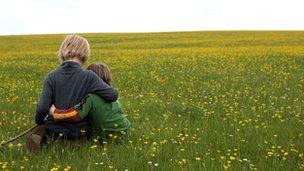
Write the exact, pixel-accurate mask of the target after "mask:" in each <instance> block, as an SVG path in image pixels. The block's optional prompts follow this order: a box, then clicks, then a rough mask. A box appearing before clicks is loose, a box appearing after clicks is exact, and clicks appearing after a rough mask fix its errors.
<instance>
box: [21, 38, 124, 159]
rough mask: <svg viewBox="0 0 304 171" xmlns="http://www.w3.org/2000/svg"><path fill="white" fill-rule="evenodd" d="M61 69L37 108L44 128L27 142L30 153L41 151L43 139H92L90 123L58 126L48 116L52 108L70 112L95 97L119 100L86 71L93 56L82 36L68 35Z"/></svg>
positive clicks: (52, 75) (48, 78)
mask: <svg viewBox="0 0 304 171" xmlns="http://www.w3.org/2000/svg"><path fill="white" fill-rule="evenodd" d="M58 56H59V59H60V61H61V65H60V66H59V67H58V68H57V69H56V70H54V71H52V72H50V73H49V74H48V75H47V76H46V78H45V81H44V85H43V89H42V93H41V97H40V100H39V102H38V104H37V109H36V116H35V122H36V124H37V125H40V126H39V127H38V128H36V129H35V130H34V131H33V133H32V135H31V136H30V137H29V139H28V140H27V142H26V146H25V147H26V149H27V151H28V152H30V153H31V152H37V151H39V150H40V149H41V144H42V141H43V139H47V140H53V139H58V138H59V137H60V138H61V137H63V138H65V139H69V140H77V139H82V138H83V137H85V136H88V137H90V136H91V129H90V127H89V124H88V121H87V120H86V119H84V120H82V121H81V122H77V123H71V122H58V123H56V122H54V120H53V118H52V117H49V116H48V112H49V108H50V107H51V105H52V104H54V105H55V106H57V107H59V108H62V109H64V108H70V107H73V106H74V105H75V104H77V103H79V102H80V101H81V99H83V98H84V97H85V96H86V95H87V94H89V93H94V94H96V95H97V96H99V97H100V98H102V99H103V100H105V101H106V102H113V101H115V100H116V99H117V96H118V95H117V92H116V90H115V89H113V88H112V87H111V86H109V85H108V84H106V83H105V82H104V81H103V80H102V79H100V78H99V77H98V76H97V75H96V74H95V73H94V72H92V71H88V70H84V69H82V66H83V64H84V63H85V62H86V60H87V59H88V58H89V56H90V46H89V43H88V41H87V40H86V39H85V38H83V37H81V36H78V35H68V36H66V38H65V39H64V41H63V42H62V44H61V46H60V48H59V52H58Z"/></svg>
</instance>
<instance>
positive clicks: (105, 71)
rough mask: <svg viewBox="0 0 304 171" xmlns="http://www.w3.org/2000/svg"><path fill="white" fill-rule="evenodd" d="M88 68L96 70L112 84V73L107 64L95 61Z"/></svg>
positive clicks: (106, 81)
mask: <svg viewBox="0 0 304 171" xmlns="http://www.w3.org/2000/svg"><path fill="white" fill-rule="evenodd" d="M87 69H88V70H91V71H93V72H95V73H96V74H97V75H98V76H99V77H100V78H101V79H102V80H103V81H104V82H105V83H107V84H108V85H111V82H112V74H111V71H110V69H109V67H108V66H107V65H106V64H97V63H93V64H91V65H89V66H88V68H87Z"/></svg>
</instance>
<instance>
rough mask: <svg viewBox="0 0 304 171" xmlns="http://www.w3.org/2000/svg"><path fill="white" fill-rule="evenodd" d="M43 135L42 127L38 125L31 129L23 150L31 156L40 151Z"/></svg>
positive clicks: (43, 128)
mask: <svg viewBox="0 0 304 171" xmlns="http://www.w3.org/2000/svg"><path fill="white" fill-rule="evenodd" d="M44 135H45V126H44V125H39V126H37V127H36V128H35V129H33V131H32V134H31V135H30V136H29V138H28V139H27V141H26V143H25V150H26V151H27V153H29V154H32V153H37V152H40V151H41V147H42V143H43V140H44Z"/></svg>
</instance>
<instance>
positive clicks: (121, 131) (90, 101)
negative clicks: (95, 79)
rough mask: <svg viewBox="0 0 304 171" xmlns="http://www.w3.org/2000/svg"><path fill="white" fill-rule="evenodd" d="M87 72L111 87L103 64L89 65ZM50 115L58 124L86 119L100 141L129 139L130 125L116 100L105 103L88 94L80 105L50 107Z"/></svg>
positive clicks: (109, 73)
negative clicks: (68, 107)
mask: <svg viewBox="0 0 304 171" xmlns="http://www.w3.org/2000/svg"><path fill="white" fill-rule="evenodd" d="M88 70H91V71H93V72H95V73H96V74H97V75H98V76H99V77H100V78H101V79H103V80H104V81H105V83H107V84H108V85H111V82H112V75H111V72H110V69H109V68H108V67H107V66H106V65H105V64H96V63H94V64H91V65H90V66H89V67H88ZM50 114H51V116H52V117H53V118H54V120H55V121H58V122H61V121H69V122H80V121H81V120H83V119H85V118H87V119H88V120H89V121H90V124H91V126H92V129H93V131H94V133H95V134H96V135H97V136H99V137H100V138H101V140H102V141H108V140H109V139H110V140H115V142H122V141H125V140H127V139H128V137H129V133H130V131H129V130H130V126H131V124H130V122H129V120H128V119H127V118H126V117H125V115H124V114H123V110H122V106H121V104H120V102H119V101H118V100H116V101H115V102H112V103H107V102H106V101H105V100H103V99H102V98H100V97H99V96H97V95H95V94H89V95H88V96H87V97H86V98H85V99H84V100H83V101H82V102H81V103H79V104H77V105H75V106H74V107H72V108H70V109H67V110H65V109H63V110H61V109H56V108H55V106H52V108H51V109H50ZM111 138H113V139H111ZM116 140H118V141H116Z"/></svg>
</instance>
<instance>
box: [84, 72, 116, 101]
mask: <svg viewBox="0 0 304 171" xmlns="http://www.w3.org/2000/svg"><path fill="white" fill-rule="evenodd" d="M88 93H94V94H96V95H97V96H99V97H101V98H102V99H104V100H105V101H107V102H114V101H116V100H117V98H118V94H117V91H116V90H115V89H114V88H112V87H110V86H109V85H108V84H106V83H105V82H104V81H103V80H102V79H101V78H99V77H98V76H97V75H96V74H95V73H92V76H91V82H90V86H89V92H88Z"/></svg>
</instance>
